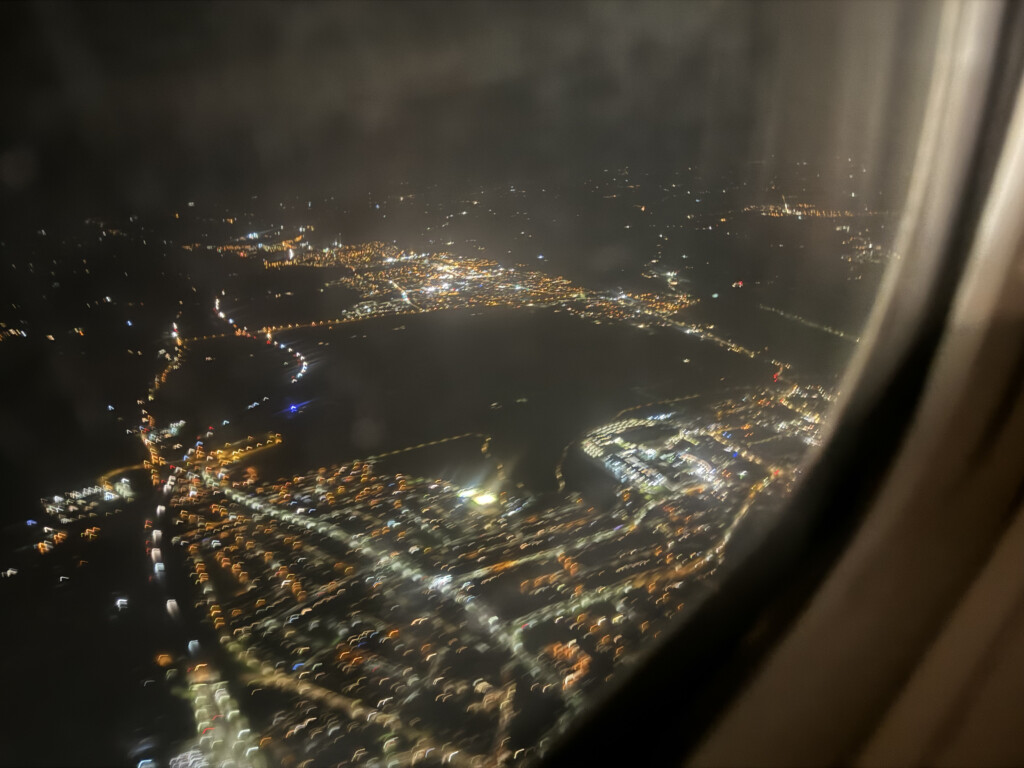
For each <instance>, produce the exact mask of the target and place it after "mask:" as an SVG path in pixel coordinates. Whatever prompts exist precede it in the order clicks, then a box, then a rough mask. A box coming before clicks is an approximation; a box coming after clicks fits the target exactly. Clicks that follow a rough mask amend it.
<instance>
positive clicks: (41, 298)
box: [0, 2, 941, 766]
mask: <svg viewBox="0 0 1024 768" xmlns="http://www.w3.org/2000/svg"><path fill="white" fill-rule="evenodd" d="M937 6H939V4H925V3H910V4H903V3H896V2H885V3H870V2H855V3H838V2H836V3H770V2H758V3H742V2H733V3H711V4H701V3H666V2H654V3H642V2H637V3H608V2H594V3H587V4H577V3H569V4H544V3H529V4H522V3H515V4H500V3H498V4H495V3H490V4H487V5H483V4H467V3H451V4H356V3H345V4H297V5H289V6H280V5H250V4H245V5H236V4H219V5H208V6H187V7H179V6H168V5H149V4H136V5H131V6H128V5H115V6H108V5H99V4H95V5H94V4H86V5H76V6H37V5H31V6H28V5H17V6H9V7H5V8H4V9H3V10H2V11H0V13H2V14H3V17H4V19H5V23H3V24H0V27H2V28H3V30H4V31H3V33H2V34H3V37H4V45H3V46H2V53H0V55H2V56H3V57H4V66H5V71H7V72H9V73H17V74H16V75H14V76H12V77H10V78H8V79H7V80H6V81H5V84H4V90H5V94H6V95H7V98H6V99H5V102H6V104H7V109H5V110H4V111H3V115H2V117H0V123H2V126H3V131H2V132H0V137H2V139H0V194H2V204H3V208H4V210H5V212H6V213H8V214H9V215H8V216H5V217H4V221H3V224H2V230H0V251H2V253H3V257H4V258H3V259H2V261H0V270H2V273H3V278H2V279H0V360H2V364H3V366H4V367H3V370H4V371H5V376H4V387H5V391H4V398H3V399H2V402H0V426H2V435H3V438H2V440H0V451H2V454H0V459H2V461H0V465H2V467H3V472H4V477H5V479H6V480H7V481H8V482H6V483H5V484H4V487H5V492H6V493H7V494H8V503H6V504H4V505H3V512H2V515H3V519H2V520H0V523H2V524H3V526H5V528H4V531H5V534H4V536H3V543H2V544H0V576H3V578H2V579H0V594H2V596H3V599H4V600H5V601H6V604H7V605H9V606H10V608H9V616H10V620H9V623H8V632H7V637H6V639H5V642H6V643H7V644H8V647H7V648H6V649H5V652H4V659H5V663H6V666H5V669H6V670H8V673H7V675H8V677H9V679H10V688H9V691H10V692H11V697H12V701H15V700H16V701H17V702H19V704H21V705H23V706H19V707H17V708H15V709H13V710H12V711H10V712H9V714H7V715H5V716H6V717H7V718H8V722H7V723H5V732H7V733H10V734H13V735H12V737H11V739H12V749H13V754H15V755H16V756H17V760H18V761H25V762H28V761H32V762H36V763H45V764H64V763H67V762H69V761H70V760H72V759H73V760H75V761H89V762H95V763H100V764H109V763H115V762H116V763H122V762H124V761H125V760H130V761H133V762H134V763H136V764H138V765H149V764H153V765H171V766H186V765H188V766H195V765H213V764H216V765H227V764H234V765H237V766H248V765H251V766H261V765H266V766H269V765H275V764H291V765H300V766H301V765H307V764H308V765H334V764H351V765H363V764H365V765H378V766H391V765H406V764H413V763H415V764H418V765H438V764H446V765H447V764H450V765H467V766H475V765H480V766H484V765H505V764H508V765H511V764H516V763H520V762H523V761H527V762H529V761H535V760H537V759H538V758H540V757H542V756H543V754H544V752H545V750H546V749H547V748H548V747H549V746H550V743H551V740H552V739H553V737H554V736H556V735H557V734H559V733H561V732H562V731H563V730H564V728H565V727H566V726H567V725H568V724H570V723H572V722H573V721H574V719H575V718H578V717H579V716H580V715H581V714H583V713H585V712H587V710H588V707H591V706H592V705H593V703H594V702H595V700H596V699H597V698H598V697H599V696H600V694H601V692H602V691H604V690H607V686H608V685H609V683H610V682H611V681H613V680H616V679H618V678H620V676H623V675H628V674H629V673H630V670H631V669H633V668H635V667H636V665H637V664H638V663H640V662H641V661H642V660H643V658H644V656H645V654H646V653H647V652H648V651H649V650H650V648H651V647H652V645H653V644H655V643H656V642H657V640H658V639H659V638H663V637H664V636H665V635H666V633H668V632H669V631H671V630H672V629H673V628H674V627H676V626H678V625H679V623H680V622H681V621H685V620H686V619H687V617H688V616H689V615H690V614H691V612H692V611H693V608H694V607H695V606H697V605H699V604H700V602H701V601H702V600H703V599H704V598H705V597H706V596H707V595H708V594H710V593H711V592H712V591H713V590H715V589H716V587H717V585H719V584H720V583H721V578H722V576H723V572H724V571H726V570H727V569H728V568H729V567H730V566H731V565H732V564H733V563H734V561H735V560H736V558H737V555H736V552H737V549H738V548H742V544H743V542H744V541H746V542H754V541H757V540H758V538H759V536H760V535H761V534H762V533H763V531H764V530H766V529H767V528H768V527H769V526H770V525H772V524H773V523H774V522H775V520H777V519H778V516H779V514H780V513H781V512H783V511H784V507H785V501H786V499H787V498H788V497H789V495H790V494H791V492H792V490H793V488H794V485H795V484H796V483H798V482H799V480H800V477H801V475H802V473H803V471H804V469H805V468H806V465H805V462H806V459H807V456H808V451H810V450H811V449H812V448H813V447H814V446H816V445H818V444H819V443H820V441H821V438H822V432H821V430H822V426H823V424H824V423H826V421H827V419H828V416H829V413H830V412H831V409H832V406H833V404H834V403H835V402H836V401H837V398H839V397H840V396H841V395H840V393H839V392H838V391H837V386H838V382H839V379H840V377H841V375H842V374H843V372H844V369H845V367H846V365H847V363H848V361H849V360H850V358H851V356H852V355H853V353H854V351H855V350H856V349H857V345H858V344H859V343H860V334H861V332H862V329H863V328H864V325H865V321H866V318H867V316H868V312H869V310H870V309H871V307H872V304H873V302H874V301H875V298H876V294H877V292H878V289H879V285H880V282H881V279H882V276H883V274H884V273H885V270H886V269H887V267H888V265H889V264H890V262H892V261H893V260H894V258H895V254H894V253H893V243H894V234H895V230H896V227H897V225H898V222H899V217H900V213H901V206H902V201H903V196H904V194H905V192H906V186H907V180H908V176H909V172H910V169H911V163H912V160H913V157H914V153H915V149H916V138H917V134H918V129H919V127H920V121H921V113H922V109H923V105H924V100H925V95H926V92H927V89H928V86H929V78H930V75H931V71H932V59H933V57H934V55H935V45H934V39H935V35H936V30H937V20H938V14H939V12H940V10H941V7H937ZM40 499H42V501H41V502H40ZM98 691H103V692H104V694H103V696H99V695H98V694H97V692H98ZM100 701H102V702H103V703H102V705H99V704H97V702H100ZM54 718H60V722H61V725H60V728H61V732H62V733H64V734H65V736H64V737H63V738H61V739H53V738H52V731H53V728H54ZM147 761H152V763H148V762H147Z"/></svg>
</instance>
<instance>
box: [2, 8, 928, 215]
mask: <svg viewBox="0 0 1024 768" xmlns="http://www.w3.org/2000/svg"><path fill="white" fill-rule="evenodd" d="M932 15H933V14H929V13H928V12H927V11H926V10H925V8H924V7H923V6H922V5H921V4H916V5H911V6H909V7H908V6H904V5H899V4H896V3H881V4H878V3H868V2H856V3H852V4H839V3H810V4H807V3H785V4H773V3H752V4H746V3H740V2H724V3H721V2H718V3H704V4H698V3H682V2H669V1H668V0H664V1H661V2H653V3H607V2H572V3H563V4H547V3H514V4H508V3H469V2H459V3H437V4H435V3H413V2H390V3H356V2H345V3H310V4H287V5H284V4H261V3H239V4H234V3H223V4H216V5H204V4H198V3H184V4H174V5H165V4H145V3H134V4H100V3H80V4H74V5H46V4H32V5H12V4H5V5H3V6H2V7H0V28H2V31H0V44H2V52H0V56H2V66H3V71H4V85H3V89H4V94H3V106H4V108H3V110H2V117H0V189H2V195H3V197H2V200H3V202H4V204H5V205H6V206H8V207H9V208H10V209H14V208H17V207H18V206H19V205H20V206H23V207H24V208H25V209H26V210H29V209H43V208H45V209H49V210H52V209H53V208H65V207H67V208H69V209H71V208H74V209H78V208H82V207H86V208H87V207H89V206H99V205H103V204H111V205H128V206H132V207H136V208H141V209H147V208H153V209H159V208H166V206H167V205H170V204H171V203H177V202H179V201H180V200H181V199H182V198H189V199H192V198H196V199H204V198H214V199H223V200H231V199H235V198H240V197H242V196H245V197H248V195H250V194H255V193H260V194H264V195H285V194H299V195H303V196H304V195H306V194H310V195H315V194H322V193H326V192H330V193H341V194H346V193H356V192H358V191H360V190H366V189H368V188H375V189H379V188H381V187H382V186H386V185H389V184H393V183H394V182H397V181H401V180H411V181H413V182H430V183H440V184H446V183H460V184H461V183H463V182H466V181H481V182H489V181H502V180H523V179H524V178H529V177H531V176H533V175H535V174H541V173H542V174H545V176H546V177H548V178H551V179H554V180H557V179H558V178H566V179H568V178H572V177H574V176H576V175H578V173H579V172H580V169H588V170H590V169H593V168H595V167H601V166H602V165H604V164H625V163H631V164H636V165H642V166H647V167H653V168H670V167H679V166H685V165H687V164H691V163H700V164H701V165H702V166H703V167H710V168H712V169H714V168H718V167H725V166H728V165H729V164H730V163H734V162H746V161H748V160H752V159H764V158H767V157H769V156H770V155H773V154H775V155H777V156H778V157H780V158H781V157H786V158H788V159H805V158H806V159H811V160H816V161H820V160H824V159H828V158H832V157H834V156H835V155H836V154H840V153H841V154H855V155H858V156H860V157H861V158H863V159H864V160H865V161H866V162H868V163H870V162H872V161H874V162H877V163H878V164H879V165H891V160H892V159H891V158H885V157H882V156H880V153H881V152H882V150H880V149H879V147H880V146H881V145H882V144H883V142H880V141H879V136H881V135H887V134H889V133H891V132H892V130H893V126H896V128H897V129H899V130H903V129H904V127H905V126H906V125H909V124H908V123H907V121H905V120H904V119H903V118H902V115H903V114H904V113H906V114H913V113H914V109H916V105H912V104H907V103H906V100H905V99H904V98H903V94H905V93H907V92H908V91H910V90H913V89H910V88H908V87H907V85H906V84H907V83H911V82H918V80H919V79H920V78H921V77H922V72H923V71H924V68H925V67H926V65H927V63H928V58H929V54H928V53H927V52H926V51H925V50H923V49H924V48H925V47H924V46H920V45H917V46H915V45H914V44H913V43H914V41H915V40H916V39H918V36H921V37H923V36H924V35H925V34H926V33H927V27H928V24H930V23H931V22H930V21H928V22H927V23H924V24H922V22H921V17H926V18H930V17H931V16H932ZM916 90H918V91H922V90H923V89H921V88H920V87H917V88H916ZM907 129H909V128H907ZM884 143H885V145H886V146H889V145H896V146H899V145H902V142H892V141H887V142H884Z"/></svg>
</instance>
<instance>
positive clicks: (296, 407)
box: [288, 405, 299, 413]
mask: <svg viewBox="0 0 1024 768" xmlns="http://www.w3.org/2000/svg"><path fill="white" fill-rule="evenodd" d="M288 410H289V411H291V412H292V413H295V412H296V411H297V410H299V406H297V405H293V406H292V407H291V408H289V409H288Z"/></svg>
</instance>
